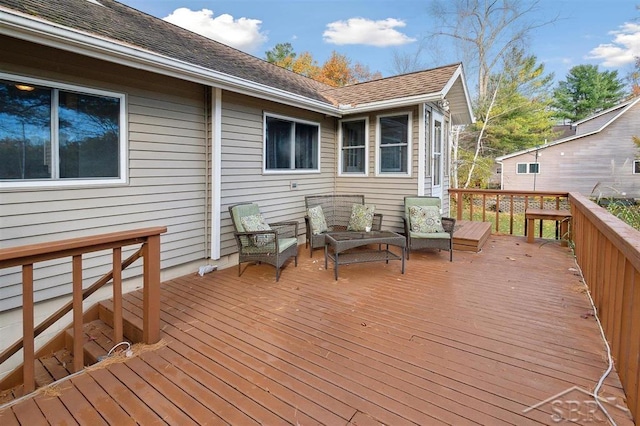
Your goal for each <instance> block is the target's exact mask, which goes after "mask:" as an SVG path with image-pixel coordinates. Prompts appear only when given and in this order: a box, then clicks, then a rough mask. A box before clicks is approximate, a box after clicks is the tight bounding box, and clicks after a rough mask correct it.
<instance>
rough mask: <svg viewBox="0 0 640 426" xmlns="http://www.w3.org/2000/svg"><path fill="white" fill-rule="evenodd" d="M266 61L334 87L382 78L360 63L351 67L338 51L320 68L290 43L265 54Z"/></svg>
mask: <svg viewBox="0 0 640 426" xmlns="http://www.w3.org/2000/svg"><path fill="white" fill-rule="evenodd" d="M265 60H266V61H267V62H270V63H272V64H275V65H278V66H280V67H283V68H286V69H288V70H290V71H293V72H295V73H296V74H301V75H304V76H305V77H309V78H312V79H314V80H317V81H320V82H322V83H325V84H328V85H330V86H334V87H339V86H345V85H347V84H354V83H359V82H363V81H370V80H376V79H379V78H382V74H381V73H380V72H378V71H376V72H371V71H370V70H369V67H368V66H366V65H363V64H361V63H360V62H356V63H355V65H353V66H351V61H350V60H349V58H347V57H346V56H345V55H341V54H339V53H337V52H336V51H333V52H332V53H331V57H329V59H327V61H326V62H325V63H324V64H322V66H319V65H318V63H317V61H316V60H315V59H313V56H312V55H311V53H309V52H303V53H302V54H300V55H299V56H298V55H297V54H296V53H295V52H294V50H293V46H292V45H291V44H290V43H279V44H276V46H275V47H274V48H273V49H271V50H269V51H267V52H265Z"/></svg>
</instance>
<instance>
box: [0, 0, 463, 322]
mask: <svg viewBox="0 0 640 426" xmlns="http://www.w3.org/2000/svg"><path fill="white" fill-rule="evenodd" d="M471 121H472V114H471V109H470V102H469V96H468V92H467V88H466V83H465V77H464V73H463V69H462V66H461V65H460V64H453V65H447V66H443V67H440V68H436V69H432V70H427V71H422V72H416V73H412V74H407V75H401V76H397V77H390V78H386V79H381V80H377V81H372V82H368V83H362V84H357V85H353V86H349V87H342V88H333V87H329V86H326V85H324V84H321V83H318V82H316V81H314V80H311V79H308V78H305V77H302V76H300V75H297V74H294V73H292V72H290V71H287V70H285V69H282V68H280V67H277V66H274V65H272V64H269V63H267V62H265V61H263V60H260V59H258V58H255V57H253V56H250V55H248V54H245V53H242V52H240V51H238V50H235V49H232V48H230V47H228V46H225V45H223V44H220V43H218V42H215V41H212V40H210V39H207V38H205V37H202V36H200V35H197V34H194V33H192V32H189V31H187V30H184V29H182V28H179V27H177V26H174V25H172V24H170V23H167V22H164V21H162V20H160V19H157V18H154V17H152V16H149V15H146V14H144V13H141V12H138V11H136V10H134V9H132V8H129V7H127V6H125V5H122V4H120V3H117V2H115V1H112V0H57V1H55V2H51V1H49V0H24V1H19V0H0V247H2V248H6V247H12V246H19V245H24V244H31V243H38V242H46V241H55V240H59V239H65V238H72V237H80V236H88V235H95V234H101V233H106V232H114V231H119V230H127V229H135V228H142V227H148V226H167V228H168V232H167V233H166V234H164V235H163V236H162V238H161V244H162V247H161V249H162V251H161V262H162V263H161V267H162V279H168V278H172V277H175V276H179V275H183V274H186V273H192V272H194V271H197V269H198V268H197V266H198V265H202V264H204V263H206V262H207V261H208V259H213V262H215V263H216V264H217V265H218V266H219V267H226V266H230V265H233V264H234V263H236V262H237V254H236V245H235V242H234V239H233V235H232V225H231V220H230V218H229V215H228V210H227V209H228V206H229V205H232V204H234V203H238V202H247V201H249V202H256V203H258V204H259V205H260V209H261V211H262V212H263V213H264V215H265V216H266V218H267V220H268V221H276V220H297V221H298V222H299V223H300V224H301V225H302V224H303V223H304V221H303V218H304V215H305V211H304V196H305V195H307V194H331V193H363V194H365V196H366V200H367V202H368V203H371V204H375V205H376V211H377V212H380V213H383V214H384V222H383V228H385V229H393V230H398V231H400V230H401V226H402V222H401V217H400V215H401V210H402V199H403V197H404V196H405V195H416V194H419V195H422V194H425V195H429V194H432V195H437V196H440V197H443V201H444V203H445V205H446V204H447V203H448V197H447V188H448V180H449V176H448V170H449V168H448V158H447V156H448V148H449V133H450V132H449V129H450V127H451V126H452V125H457V124H466V123H470V122H471ZM447 208H448V207H447ZM300 230H301V232H304V226H301V227H300ZM303 238H304V236H303V235H300V241H301V242H302V241H304V240H303ZM87 259H88V261H85V265H86V270H85V271H84V278H85V283H86V284H88V283H92V282H94V281H95V280H96V278H97V277H99V276H101V275H102V274H104V273H105V272H107V271H108V270H109V269H110V256H109V255H107V254H102V253H101V254H97V255H92V256H87ZM140 270H141V269H140V267H137V268H136V267H133V268H130V269H127V271H125V272H126V277H127V278H131V277H135V276H138V275H139V274H140ZM69 271H70V262H66V261H65V262H62V261H61V262H49V263H47V264H46V265H44V266H42V265H41V266H40V267H39V268H38V270H37V271H36V277H37V278H39V279H38V280H37V283H36V288H37V292H36V295H35V297H36V301H45V300H51V299H53V298H56V297H59V296H65V295H68V294H69V293H70V288H71V287H70V275H69V274H68V273H69ZM287 273H295V270H293V268H292V270H289V271H288V272H287ZM20 281H21V280H20V273H19V269H17V268H12V269H10V270H0V312H2V311H9V310H12V309H13V308H17V307H19V306H20V305H21V286H20ZM40 309H41V310H42V309H44V310H46V309H45V308H40ZM0 319H1V317H0ZM5 324H6V323H5ZM3 325H4V324H3ZM0 334H2V332H0Z"/></svg>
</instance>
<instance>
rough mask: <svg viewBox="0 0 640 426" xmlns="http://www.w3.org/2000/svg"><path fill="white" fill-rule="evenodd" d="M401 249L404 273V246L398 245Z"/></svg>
mask: <svg viewBox="0 0 640 426" xmlns="http://www.w3.org/2000/svg"><path fill="white" fill-rule="evenodd" d="M400 249H401V250H402V273H403V274H404V247H400Z"/></svg>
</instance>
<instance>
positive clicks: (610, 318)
mask: <svg viewBox="0 0 640 426" xmlns="http://www.w3.org/2000/svg"><path fill="white" fill-rule="evenodd" d="M569 201H570V203H571V214H572V227H573V241H574V252H575V256H576V261H577V263H578V265H579V266H580V269H581V270H582V275H583V276H584V279H585V281H586V284H587V287H588V288H589V293H590V294H591V297H592V299H593V302H594V305H595V306H596V309H597V313H598V318H599V319H600V322H601V323H602V327H603V329H604V332H605V335H606V337H607V340H608V341H609V344H610V346H611V353H612V355H613V359H614V360H615V365H616V369H617V371H618V375H619V376H620V381H621V382H622V386H623V387H624V390H625V394H626V396H627V406H628V407H629V410H630V411H631V414H632V415H633V417H634V419H636V424H638V423H637V422H638V418H639V417H640V232H638V231H637V230H635V229H634V228H632V227H631V226H629V225H627V224H626V223H624V222H622V221H621V220H620V219H618V218H616V217H615V216H613V215H612V214H610V213H609V212H607V211H606V210H605V209H603V208H601V207H599V206H598V205H596V204H595V203H594V202H592V201H591V200H589V199H588V198H586V197H584V196H582V195H580V194H577V193H571V194H570V195H569Z"/></svg>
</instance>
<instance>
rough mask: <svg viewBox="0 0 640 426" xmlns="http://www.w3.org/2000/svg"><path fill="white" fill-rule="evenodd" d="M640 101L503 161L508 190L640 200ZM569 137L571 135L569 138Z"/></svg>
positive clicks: (583, 122) (597, 116)
mask: <svg viewBox="0 0 640 426" xmlns="http://www.w3.org/2000/svg"><path fill="white" fill-rule="evenodd" d="M639 102H640V98H635V99H631V100H628V101H626V102H623V103H621V104H619V105H617V106H615V107H613V108H610V109H608V110H606V111H602V112H600V113H598V114H595V115H593V116H591V117H588V118H585V119H583V120H581V121H578V122H576V123H574V124H573V125H572V129H573V134H571V133H569V136H567V137H564V138H562V139H558V140H555V141H553V142H550V143H548V144H545V145H542V146H539V147H535V148H531V149H527V150H524V151H519V152H516V153H513V154H509V155H505V156H502V157H498V158H497V159H496V161H497V162H498V163H499V164H500V166H501V167H500V168H501V187H502V189H504V190H516V191H520V190H536V191H562V192H565V191H572V192H580V193H582V194H584V195H586V196H594V197H616V198H640V155H639V154H640V148H639V147H638V146H637V145H636V144H635V143H634V139H633V138H634V136H637V137H640V103H639ZM565 134H566V133H565Z"/></svg>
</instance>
